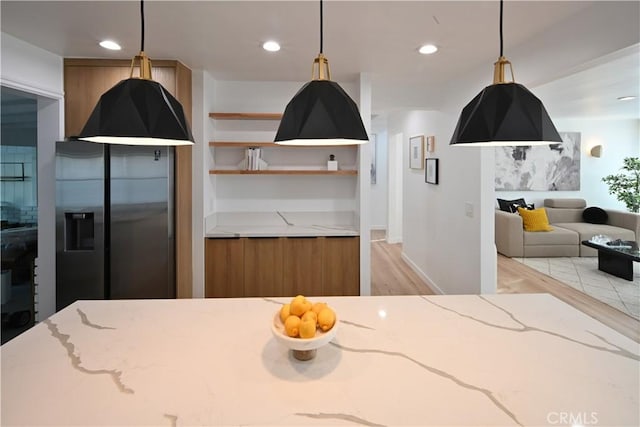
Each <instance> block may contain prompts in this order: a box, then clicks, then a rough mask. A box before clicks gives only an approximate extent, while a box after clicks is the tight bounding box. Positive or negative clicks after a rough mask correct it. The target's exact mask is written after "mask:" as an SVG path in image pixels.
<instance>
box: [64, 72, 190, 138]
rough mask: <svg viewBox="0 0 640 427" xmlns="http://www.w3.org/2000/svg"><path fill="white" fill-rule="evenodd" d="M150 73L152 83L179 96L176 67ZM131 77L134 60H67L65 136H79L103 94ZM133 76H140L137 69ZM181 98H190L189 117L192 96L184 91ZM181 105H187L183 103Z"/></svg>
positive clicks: (65, 75)
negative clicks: (177, 93)
mask: <svg viewBox="0 0 640 427" xmlns="http://www.w3.org/2000/svg"><path fill="white" fill-rule="evenodd" d="M173 62H175V61H173ZM172 65H173V64H172ZM151 72H152V76H153V80H155V81H157V82H158V83H160V84H161V85H162V86H164V88H165V89H167V91H169V93H171V94H172V95H173V96H176V69H175V65H174V66H162V67H157V66H154V67H153V69H152V71H151ZM130 75H131V61H128V60H122V61H120V60H117V61H114V60H92V59H86V60H83V59H67V60H65V66H64V90H65V95H64V98H65V102H64V110H65V114H64V117H65V135H66V136H67V137H69V136H75V135H78V134H79V133H80V131H81V130H82V128H83V127H84V124H85V123H86V122H87V119H88V118H89V115H90V114H91V112H92V111H93V109H94V108H95V106H96V104H97V103H98V100H99V99H100V97H101V96H102V94H103V93H105V92H106V91H108V90H109V89H111V88H112V87H113V86H115V84H116V83H118V82H119V81H120V80H124V79H128V78H129V76H130ZM133 75H134V77H137V76H138V75H139V71H138V69H137V68H136V69H134V72H133ZM183 75H186V73H183ZM189 75H190V73H189ZM189 77H190V76H189ZM183 78H184V77H183ZM185 80H187V81H188V83H189V84H190V83H191V81H190V78H188V79H186V78H185ZM181 95H183V97H184V96H187V95H188V98H189V105H188V106H186V105H185V106H184V107H185V110H186V111H185V113H187V115H188V117H190V114H191V111H190V110H191V108H190V106H191V96H190V93H186V91H181ZM181 102H184V100H181Z"/></svg>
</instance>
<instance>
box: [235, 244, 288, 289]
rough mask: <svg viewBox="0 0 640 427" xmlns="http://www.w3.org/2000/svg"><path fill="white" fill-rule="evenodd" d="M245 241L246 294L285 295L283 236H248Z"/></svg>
mask: <svg viewBox="0 0 640 427" xmlns="http://www.w3.org/2000/svg"><path fill="white" fill-rule="evenodd" d="M243 240H244V241H245V242H244V296H246V297H277V296H284V293H283V289H282V253H283V246H284V244H283V243H284V238H283V237H266V238H264V237H248V238H244V239H243Z"/></svg>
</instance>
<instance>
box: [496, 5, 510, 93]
mask: <svg viewBox="0 0 640 427" xmlns="http://www.w3.org/2000/svg"><path fill="white" fill-rule="evenodd" d="M503 8H504V0H500V57H499V58H498V60H497V61H496V62H494V63H493V84H494V85H496V84H502V83H515V77H514V75H513V66H512V65H511V62H510V61H509V60H507V58H505V57H504V40H503V36H502V20H503V19H502V17H503ZM507 65H509V71H510V72H511V81H507V79H506V72H505V70H506V68H507Z"/></svg>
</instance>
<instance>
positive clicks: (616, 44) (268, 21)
mask: <svg viewBox="0 0 640 427" xmlns="http://www.w3.org/2000/svg"><path fill="white" fill-rule="evenodd" d="M0 7H1V16H2V21H1V23H2V27H1V28H2V31H3V32H6V33H8V34H11V35H13V36H15V37H17V38H19V39H22V40H25V41H27V42H29V43H31V44H34V45H36V46H39V47H42V48H43V49H46V50H48V51H51V52H54V53H56V54H59V55H61V56H64V57H94V58H95V57H105V58H116V57H117V58H130V57H132V56H133V55H135V54H136V53H137V52H138V50H139V47H140V21H139V3H138V2H132V1H111V2H100V1H71V2H58V1H44V2H32V1H5V0H3V1H2V2H1V3H0ZM504 9H505V18H504V36H505V43H504V48H505V54H506V56H507V58H508V59H510V60H511V61H512V62H513V64H514V70H515V73H516V81H518V82H519V83H523V84H525V85H527V86H528V87H529V88H530V89H532V90H533V91H534V92H536V94H537V95H538V96H539V97H540V98H541V99H542V100H543V102H545V105H547V108H548V109H549V110H551V111H550V113H552V111H554V110H555V111H556V114H561V115H568V116H571V115H577V114H576V112H577V111H579V112H580V113H579V114H600V115H602V114H604V115H615V116H621V117H636V118H638V117H640V114H639V112H638V103H637V102H636V101H632V102H627V103H620V102H617V101H615V98H616V97H618V96H623V95H630V94H631V95H640V93H639V92H640V88H639V82H640V71H639V70H640V62H639V61H640V60H639V58H640V53H639V51H638V46H640V2H638V1H622V2H614V1H596V2H593V1H590V2H589V1H587V2H585V1H516V0H511V1H507V2H505V7H504ZM498 14H499V3H498V2H497V1H491V2H486V1H421V2H418V1H342V0H333V1H331V0H328V1H325V4H324V22H325V28H324V53H325V54H326V56H327V57H328V58H329V61H330V64H331V71H332V77H333V79H334V80H338V81H343V82H344V81H353V80H355V79H356V78H357V75H358V73H360V72H370V73H371V77H372V84H373V101H372V103H373V111H374V113H375V114H381V113H385V112H388V111H391V110H394V109H402V108H422V109H436V108H438V109H440V108H443V106H446V104H447V102H448V101H450V100H451V99H455V100H456V101H455V102H454V104H455V105H457V104H459V101H457V100H458V99H466V97H469V99H470V97H471V96H473V95H475V93H477V92H478V91H479V90H480V89H481V88H482V87H483V86H485V85H487V84H489V83H490V81H491V77H492V63H493V62H494V61H495V60H496V58H497V56H498V52H499V38H498V16H499V15H498ZM145 16H146V42H145V51H146V53H147V54H148V55H149V56H150V57H151V58H152V59H179V60H181V61H182V62H184V63H185V64H186V65H187V66H189V67H190V68H192V69H204V70H207V71H208V72H210V73H211V74H212V75H213V76H214V77H215V78H217V79H222V80H257V81H262V80H267V81H270V80H273V81H277V80H284V81H297V82H303V81H306V80H308V79H309V78H310V77H311V63H312V61H313V58H314V57H315V56H316V54H317V53H318V50H319V2H318V1H315V0H309V1H307V0H299V1H293V2H288V1H253V2H250V1H240V0H236V1H147V2H145ZM106 38H109V39H113V40H115V41H117V42H119V43H120V44H121V45H122V46H123V50H122V51H120V52H116V53H113V52H110V51H106V50H104V49H102V48H100V47H98V46H97V43H98V42H99V41H100V40H102V39H106ZM267 39H275V40H278V41H279V42H280V43H281V45H282V50H281V51H280V52H278V53H268V52H265V51H264V50H262V49H261V47H260V46H261V44H262V42H264V41H266V40H267ZM427 42H430V43H434V44H436V45H438V46H439V47H440V50H439V52H438V53H436V54H435V55H431V56H423V55H419V54H418V53H417V48H418V47H419V46H420V45H421V44H423V43H427ZM630 46H633V47H632V48H630ZM594 67H595V68H594ZM592 68H593V69H592ZM576 73H577V74H576ZM558 79H561V80H559V81H557V80H558ZM536 88H540V92H541V93H537V91H536V90H534V89H536ZM542 93H544V94H545V95H544V97H543V96H542ZM612 100H613V101H612ZM614 101H615V102H614ZM616 102H617V103H616ZM460 107H461V106H460ZM451 108H452V109H455V108H456V107H454V106H451ZM552 115H553V113H552Z"/></svg>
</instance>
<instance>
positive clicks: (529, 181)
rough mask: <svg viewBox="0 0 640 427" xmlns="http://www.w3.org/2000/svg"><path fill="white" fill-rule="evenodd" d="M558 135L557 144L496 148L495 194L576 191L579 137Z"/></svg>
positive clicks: (578, 171) (578, 179) (578, 181)
mask: <svg viewBox="0 0 640 427" xmlns="http://www.w3.org/2000/svg"><path fill="white" fill-rule="evenodd" d="M560 135H561V137H562V143H560V144H552V145H544V146H535V147H528V146H518V147H497V148H496V149H495V151H496V168H495V169H496V173H495V189H496V191H578V190H580V164H581V159H580V157H581V154H580V153H581V152H580V140H581V134H580V132H560ZM541 171H543V172H541Z"/></svg>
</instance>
